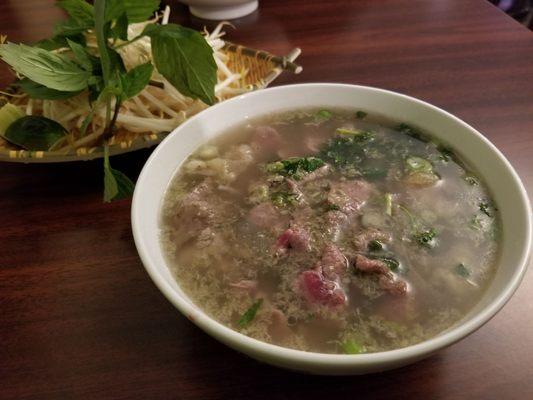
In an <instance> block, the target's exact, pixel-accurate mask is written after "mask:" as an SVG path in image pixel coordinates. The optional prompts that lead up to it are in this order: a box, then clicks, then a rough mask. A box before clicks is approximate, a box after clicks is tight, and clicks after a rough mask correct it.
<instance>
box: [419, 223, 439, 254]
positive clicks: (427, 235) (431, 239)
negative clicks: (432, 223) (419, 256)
mask: <svg viewBox="0 0 533 400" xmlns="http://www.w3.org/2000/svg"><path fill="white" fill-rule="evenodd" d="M414 238H415V240H416V241H417V243H418V244H419V245H420V246H424V247H427V248H429V249H432V248H433V247H435V246H436V245H437V240H436V238H437V231H436V230H435V229H433V228H431V229H426V230H422V231H418V232H416V233H415V234H414Z"/></svg>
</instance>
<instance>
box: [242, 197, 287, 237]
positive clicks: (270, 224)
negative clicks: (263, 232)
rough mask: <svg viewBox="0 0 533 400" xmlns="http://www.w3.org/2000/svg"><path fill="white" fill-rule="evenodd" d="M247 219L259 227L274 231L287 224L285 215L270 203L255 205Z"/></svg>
mask: <svg viewBox="0 0 533 400" xmlns="http://www.w3.org/2000/svg"><path fill="white" fill-rule="evenodd" d="M248 220H249V221H250V222H251V223H253V224H254V225H255V226H257V227H258V228H261V229H271V230H273V231H275V232H278V231H280V230H282V229H283V228H284V227H285V226H287V223H288V220H287V217H286V216H284V215H282V214H281V213H280V212H279V211H278V210H277V209H276V207H274V206H273V205H272V204H271V203H269V202H265V203H261V204H258V205H256V206H255V207H253V208H252V209H251V210H250V213H249V214H248Z"/></svg>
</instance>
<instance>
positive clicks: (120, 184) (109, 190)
mask: <svg viewBox="0 0 533 400" xmlns="http://www.w3.org/2000/svg"><path fill="white" fill-rule="evenodd" d="M134 189H135V184H134V183H133V182H132V181H131V180H130V179H129V178H128V177H127V176H126V175H124V174H123V173H122V172H120V171H118V170H116V169H113V168H111V165H110V163H109V149H108V147H107V146H105V147H104V202H106V203H109V202H111V201H113V200H120V199H124V198H127V197H130V196H131V195H132V194H133V190H134Z"/></svg>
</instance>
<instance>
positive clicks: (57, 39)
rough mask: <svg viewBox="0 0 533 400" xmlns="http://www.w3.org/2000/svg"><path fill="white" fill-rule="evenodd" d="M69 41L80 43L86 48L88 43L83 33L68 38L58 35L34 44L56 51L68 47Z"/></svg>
mask: <svg viewBox="0 0 533 400" xmlns="http://www.w3.org/2000/svg"><path fill="white" fill-rule="evenodd" d="M67 39H69V40H71V41H72V42H76V43H79V44H80V45H82V46H84V47H85V45H86V43H87V42H86V40H85V36H83V34H81V33H78V34H72V35H68V36H62V35H56V36H54V37H52V38H51V39H43V40H39V41H38V42H36V43H35V44H34V46H35V47H39V48H41V49H45V50H56V49H60V48H62V47H68V43H67Z"/></svg>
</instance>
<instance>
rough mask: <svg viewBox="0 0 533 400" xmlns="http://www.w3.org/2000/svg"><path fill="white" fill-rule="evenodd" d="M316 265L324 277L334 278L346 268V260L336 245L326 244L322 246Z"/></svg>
mask: <svg viewBox="0 0 533 400" xmlns="http://www.w3.org/2000/svg"><path fill="white" fill-rule="evenodd" d="M318 265H319V267H320V269H321V270H322V273H323V274H324V276H325V277H327V278H328V279H332V280H335V279H337V278H338V277H341V276H342V275H343V274H344V273H345V272H346V270H347V269H348V260H347V259H346V257H345V256H344V254H342V252H341V251H340V249H339V248H338V247H337V246H335V245H334V244H328V245H327V246H326V247H325V248H324V251H323V253H322V258H321V259H320V261H319V262H318Z"/></svg>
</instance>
